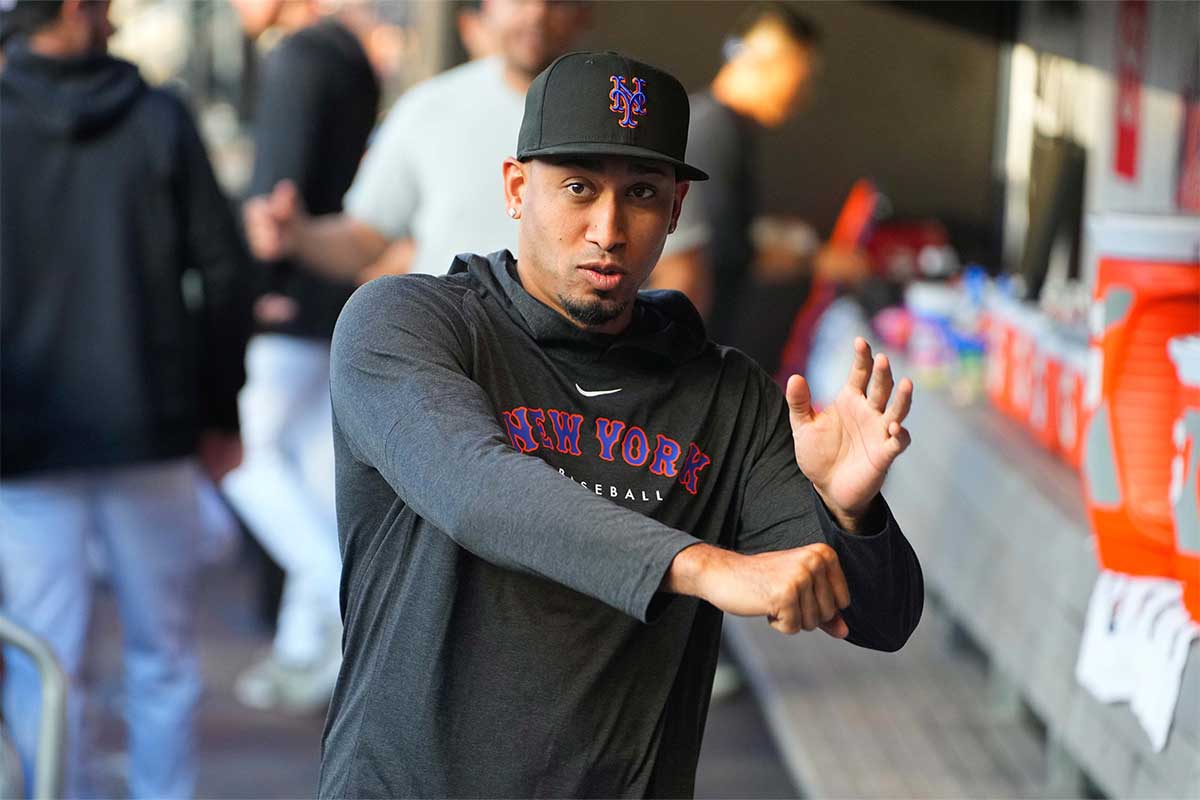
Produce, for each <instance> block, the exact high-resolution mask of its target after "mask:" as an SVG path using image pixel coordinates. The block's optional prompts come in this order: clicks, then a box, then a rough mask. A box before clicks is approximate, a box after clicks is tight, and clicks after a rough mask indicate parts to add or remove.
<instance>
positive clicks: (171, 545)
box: [0, 459, 201, 798]
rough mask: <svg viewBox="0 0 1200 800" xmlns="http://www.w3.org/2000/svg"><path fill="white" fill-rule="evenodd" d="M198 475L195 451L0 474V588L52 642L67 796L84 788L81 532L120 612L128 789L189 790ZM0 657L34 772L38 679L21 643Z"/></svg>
mask: <svg viewBox="0 0 1200 800" xmlns="http://www.w3.org/2000/svg"><path fill="white" fill-rule="evenodd" d="M195 481H196V471H195V466H194V464H193V463H192V461H191V460H189V459H180V460H175V461H168V462H161V463H153V464H141V465H136V466H129V467H119V468H104V469H87V470H73V471H64V472H61V473H54V474H39V475H36V476H30V477H27V478H26V477H22V478H17V479H5V480H4V481H3V483H0V531H2V532H3V533H2V534H0V601H2V603H3V609H4V612H5V613H6V614H7V615H9V617H11V618H12V619H13V620H14V621H15V622H16V623H17V624H18V625H22V626H24V627H25V628H27V629H29V630H30V631H32V632H33V633H35V634H37V635H38V636H40V637H42V638H43V639H45V640H46V641H47V642H49V644H50V646H51V647H52V648H53V650H54V652H55V654H56V655H57V656H58V659H59V661H60V662H61V664H62V667H63V670H64V671H65V672H66V675H67V678H68V681H69V686H70V688H69V691H68V698H67V736H68V739H67V747H66V753H67V756H66V762H67V763H66V765H65V767H66V776H65V783H64V789H65V791H66V793H67V795H68V796H78V795H79V794H80V793H82V792H83V791H84V787H83V785H82V782H83V781H82V778H83V769H82V767H83V763H84V759H85V758H86V757H87V753H86V752H84V749H85V748H84V740H83V738H82V735H81V725H80V723H81V719H82V711H83V705H84V704H83V698H82V691H83V686H82V683H81V680H80V671H81V666H82V662H83V660H84V653H83V648H84V644H85V640H86V635H87V629H88V618H89V615H90V611H91V599H92V579H91V575H90V573H89V566H88V557H87V553H88V546H89V541H90V542H92V543H94V544H96V545H98V546H99V548H100V550H101V552H102V553H103V555H104V560H105V562H106V563H107V565H108V569H109V575H110V578H111V582H112V586H113V590H114V592H115V594H116V599H117V605H118V609H119V612H120V619H121V633H122V645H123V651H124V666H125V721H126V723H127V726H128V740H129V755H130V759H129V760H130V767H129V789H130V794H131V795H132V796H133V797H160V798H177V797H190V796H191V795H192V793H193V789H194V785H195V766H194V763H193V750H194V734H193V730H192V721H193V716H194V712H195V708H196V704H197V702H198V700H199V697H200V692H201V681H200V669H199V663H198V660H197V656H196V636H195V625H194V588H195V573H196V568H197V565H198V558H197V554H196V551H197V544H198V536H199V528H198V524H197V494H196V491H197V490H196V482H195ZM5 658H6V663H7V665H8V676H7V678H6V680H5V684H4V714H5V719H6V720H7V724H8V726H9V728H10V731H11V733H12V736H13V739H14V740H15V742H16V745H17V751H18V753H19V754H20V756H21V760H22V763H23V765H24V768H25V773H26V776H32V774H33V761H34V758H35V749H36V742H37V730H38V723H39V719H40V713H41V709H40V705H41V701H40V697H39V691H40V678H39V676H38V674H37V671H36V669H35V668H34V666H33V663H32V662H31V661H30V660H29V659H28V658H26V657H25V656H24V654H22V653H20V652H18V651H16V650H15V649H13V648H9V649H7V650H6V651H5ZM31 788H32V787H29V786H27V787H26V792H29V791H30V790H31Z"/></svg>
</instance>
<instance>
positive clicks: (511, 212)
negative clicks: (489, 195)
mask: <svg viewBox="0 0 1200 800" xmlns="http://www.w3.org/2000/svg"><path fill="white" fill-rule="evenodd" d="M508 216H509V219H516V218H517V210H516V209H515V208H510V209H509V210H508Z"/></svg>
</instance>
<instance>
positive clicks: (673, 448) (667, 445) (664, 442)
mask: <svg viewBox="0 0 1200 800" xmlns="http://www.w3.org/2000/svg"><path fill="white" fill-rule="evenodd" d="M682 452H683V448H681V447H680V446H679V442H677V441H675V440H674V439H672V438H670V437H667V436H663V435H662V434H661V433H660V434H658V444H657V445H656V446H655V448H654V460H653V461H651V462H650V471H651V472H653V473H654V474H655V475H663V476H665V477H667V478H674V477H675V476H676V474H678V472H679V467H678V462H679V456H680V454H681V453H682Z"/></svg>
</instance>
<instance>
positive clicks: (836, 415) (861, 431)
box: [787, 337, 913, 531]
mask: <svg viewBox="0 0 1200 800" xmlns="http://www.w3.org/2000/svg"><path fill="white" fill-rule="evenodd" d="M893 389H894V390H895V398H892V392H893ZM912 395H913V385H912V381H910V380H908V379H907V378H905V379H903V380H901V381H900V383H899V385H896V384H895V383H894V382H893V379H892V368H891V365H890V364H889V363H888V359H887V356H885V355H883V354H882V353H881V354H879V355H878V356H875V357H874V358H872V356H871V346H870V345H869V344H867V342H866V340H865V339H863V338H861V337H859V338H857V339H855V340H854V366H852V367H851V368H850V377H849V379H847V381H846V385H845V386H843V387H842V390H841V392H839V393H838V396H837V399H836V400H834V402H833V405H831V406H829V408H826V409H825V410H824V411H822V412H821V413H820V414H818V413H816V412H815V411H814V410H813V407H812V396H811V395H810V393H809V390H808V382H807V381H805V380H804V378H803V377H801V376H800V375H793V376H792V377H791V378H789V379H788V384H787V402H788V408H789V410H790V412H791V413H790V416H791V423H792V439H793V441H794V442H795V445H796V463H797V464H798V465H799V466H800V469H801V471H802V472H804V474H805V475H806V476H808V479H809V480H810V481H812V483H813V487H814V488H815V489H816V490H817V493H818V494H820V496H821V499H822V500H823V501H824V502H825V505H826V506H828V508H829V510H830V511H831V512H832V513H833V515H834V517H835V518H836V519H837V521H838V523H839V524H840V525H841V526H842V527H843V528H846V529H847V530H850V531H853V530H855V529H856V527H857V523H858V522H859V521H860V520H862V518H863V516H864V515H865V514H866V513H867V511H868V510H869V509H870V506H871V503H872V501H873V500H874V499H875V496H876V495H878V494H879V489H880V488H881V487H882V486H883V479H884V478H885V477H886V476H887V471H888V467H890V466H891V464H892V462H893V461H895V460H896V456H898V455H900V454H901V453H903V452H904V450H905V448H907V447H908V445H909V442H910V441H911V439H910V437H909V433H908V431H907V430H906V429H905V428H904V426H903V424H902V423H903V422H904V418H905V417H907V416H908V411H909V409H910V408H911V407H912ZM889 400H890V401H891V405H889V404H888V401H889Z"/></svg>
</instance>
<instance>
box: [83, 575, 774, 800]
mask: <svg viewBox="0 0 1200 800" xmlns="http://www.w3.org/2000/svg"><path fill="white" fill-rule="evenodd" d="M257 574H258V573H257V571H256V570H254V569H250V568H248V567H247V566H246V565H245V564H236V563H235V564H232V565H225V566H222V567H218V568H212V569H210V570H209V571H208V572H207V574H206V575H205V579H204V580H203V581H202V585H203V587H204V588H203V590H202V596H201V610H200V613H201V620H200V628H201V635H202V640H203V644H202V657H203V665H204V675H205V681H206V687H207V688H206V693H205V696H204V699H203V701H202V704H201V708H200V714H199V742H200V767H199V769H200V774H199V786H198V792H197V795H198V797H200V798H299V797H312V796H313V795H314V794H315V791H316V785H317V772H318V768H319V761H318V757H319V751H320V735H321V727H322V723H323V719H322V717H321V716H320V715H313V716H311V717H292V716H286V715H283V714H273V713H264V712H259V711H253V710H250V709H246V708H244V707H242V706H241V705H240V704H238V702H237V701H236V700H235V699H234V698H233V693H232V689H231V687H232V685H233V681H234V677H235V676H236V675H237V673H238V672H239V671H240V670H241V669H242V668H243V667H245V666H246V665H247V664H249V663H250V662H252V661H253V660H254V658H255V657H256V655H258V654H259V653H261V652H263V651H264V650H265V648H266V647H267V646H268V642H269V638H268V632H267V631H265V630H263V629H262V627H261V625H260V624H259V622H258V620H257V617H256V615H255V613H254V610H253V609H254V607H255V603H256V600H255V597H256V596H255V588H254V581H255V579H256V575H257ZM91 635H92V637H93V638H92V642H91V647H90V649H89V652H90V654H91V655H90V657H89V660H88V663H87V666H86V671H87V679H88V683H89V685H91V686H92V687H94V692H93V696H92V700H91V702H90V704H89V707H88V713H87V719H88V729H89V737H90V738H91V739H92V741H94V742H95V743H96V744H95V755H94V758H93V763H92V764H91V767H90V770H89V771H90V774H91V782H92V784H93V788H94V790H95V792H96V795H97V796H98V797H106V798H107V797H123V796H125V778H124V776H125V771H126V759H125V757H124V755H123V744H124V730H123V727H122V723H121V721H120V705H121V684H120V677H119V676H120V667H119V665H120V643H119V630H118V627H117V615H116V609H115V606H114V604H113V602H112V599H111V597H109V596H108V595H107V594H106V593H105V592H103V591H101V592H100V594H99V595H98V597H97V602H96V605H95V614H94V617H93V620H92V631H91ZM696 796H697V797H699V798H726V797H737V798H780V797H796V796H797V791H796V788H795V787H794V786H793V785H792V782H791V780H790V779H789V778H788V775H787V774H786V772H785V771H784V767H783V764H782V761H781V759H780V756H779V753H778V751H777V750H776V748H775V746H774V744H773V743H772V741H771V738H770V736H769V734H768V733H767V730H766V727H765V724H764V721H763V717H762V715H761V713H760V712H759V710H758V708H757V705H756V703H755V701H754V698H753V697H752V695H751V693H750V692H749V691H748V690H746V689H742V690H741V691H739V692H737V693H736V694H734V695H733V696H731V697H729V698H727V699H724V700H722V701H720V702H715V703H713V705H712V709H711V712H710V714H709V719H708V728H707V731H706V734H705V742H704V748H703V751H702V754H701V758H700V768H699V771H698V774H697V779H696Z"/></svg>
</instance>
